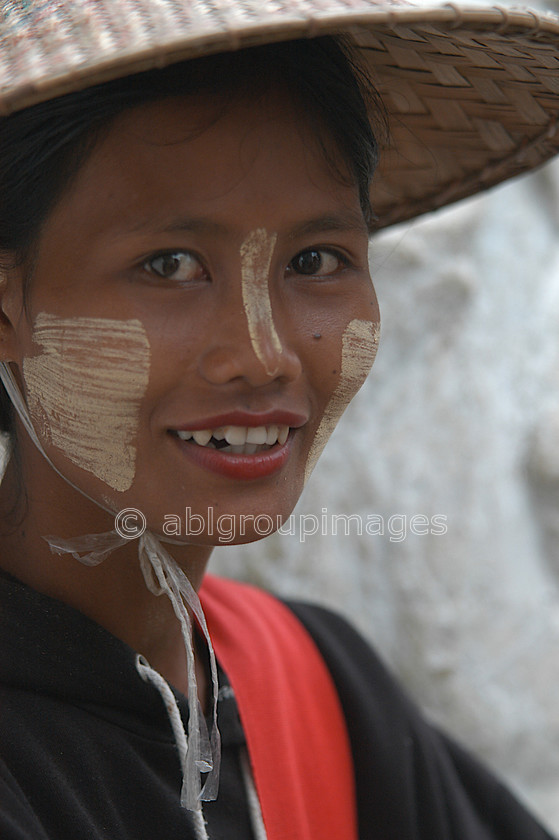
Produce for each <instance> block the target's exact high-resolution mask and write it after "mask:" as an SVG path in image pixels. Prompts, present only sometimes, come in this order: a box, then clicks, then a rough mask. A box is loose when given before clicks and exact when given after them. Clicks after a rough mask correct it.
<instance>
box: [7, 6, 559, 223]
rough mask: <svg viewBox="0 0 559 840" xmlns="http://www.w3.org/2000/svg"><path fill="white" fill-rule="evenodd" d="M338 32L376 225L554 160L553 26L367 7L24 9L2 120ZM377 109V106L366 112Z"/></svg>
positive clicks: (490, 12) (532, 18) (10, 20)
mask: <svg viewBox="0 0 559 840" xmlns="http://www.w3.org/2000/svg"><path fill="white" fill-rule="evenodd" d="M324 34H338V35H345V36H348V37H349V38H351V39H352V40H353V41H354V43H355V44H356V46H357V47H358V49H359V52H360V54H361V55H362V59H363V67H364V69H365V71H366V73H367V74H368V75H369V76H370V78H371V80H372V82H373V83H374V85H375V87H376V89H377V90H378V91H379V93H380V96H381V98H382V100H383V102H384V105H385V108H386V112H387V115H388V120H389V132H390V133H389V138H388V141H387V143H386V148H384V149H383V151H382V157H381V165H380V167H379V171H378V173H377V175H376V176H375V178H374V181H373V185H372V206H373V210H374V213H375V214H376V216H377V219H378V221H377V222H376V227H377V228H379V229H380V228H383V227H387V226H388V225H392V224H395V223H397V222H401V221H404V220H406V219H410V218H413V217H414V216H418V215H420V214H422V213H425V212H428V211H430V210H434V209H436V208H439V207H442V206H444V205H446V204H450V203H452V202H454V201H457V200H459V199H461V198H465V197H466V196H469V195H472V194H474V193H476V192H479V191H481V190H484V189H487V188H488V187H491V186H493V185H494V184H497V183H499V182H500V181H503V180H505V179H507V178H510V177H512V176H514V175H518V174H520V173H522V172H526V171H528V170H530V169H533V168H534V167H536V166H538V165H540V164H541V163H543V162H544V161H546V160H548V159H549V158H550V157H552V156H553V155H554V154H555V153H556V152H557V151H558V150H559V131H558V130H557V120H558V117H559V20H558V19H557V18H555V17H552V16H547V15H537V14H535V13H533V12H529V11H514V12H513V11H507V10H505V9H498V8H487V9H484V8H479V7H472V8H460V7H457V6H454V5H447V6H442V7H434V8H425V7H417V6H408V5H401V4H400V3H394V2H391V3H386V2H384V3H379V2H374V0H290V2H289V3H278V2H277V0H242V2H239V0H236V2H227V0H219V2H216V0H212V2H209V0H208V2H204V0H192V2H184V3H181V2H177V0H158V2H157V3H153V2H149V0H135V2H130V0H117V2H112V1H111V0H80V2H79V3H75V2H61V1H60V0H57V1H56V2H53V0H32V2H27V3H25V4H23V3H22V4H21V5H18V4H15V3H10V4H7V5H6V7H5V8H4V9H3V10H1V18H0V113H3V114H9V113H11V112H13V111H16V110H20V109H22V108H25V107H28V106H30V105H33V104H36V103H38V102H40V101H44V100H47V99H50V98H53V97H56V96H60V95H63V94H66V93H69V92H72V91H75V90H78V89H82V88H85V87H89V86H91V85H93V84H97V83H100V82H104V81H109V80H111V79H115V78H118V77H120V76H124V75H128V74H131V73H137V72H141V71H143V70H147V69H150V68H154V67H161V66H164V65H167V64H170V63H173V62H176V61H182V60H185V59H190V58H195V57H199V56H201V55H210V54H214V53H218V52H223V51H228V50H234V49H240V48H243V47H249V46H254V45H262V44H266V43H270V42H273V41H280V40H289V39H292V38H305V37H314V36H318V35H324ZM372 107H375V108H376V105H372Z"/></svg>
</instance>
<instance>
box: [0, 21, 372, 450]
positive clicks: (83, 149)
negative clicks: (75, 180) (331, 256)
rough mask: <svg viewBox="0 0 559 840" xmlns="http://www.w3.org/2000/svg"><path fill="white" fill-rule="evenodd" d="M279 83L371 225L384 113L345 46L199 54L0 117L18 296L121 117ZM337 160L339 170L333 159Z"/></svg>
mask: <svg viewBox="0 0 559 840" xmlns="http://www.w3.org/2000/svg"><path fill="white" fill-rule="evenodd" d="M276 86H281V88H283V89H284V90H287V92H288V93H289V94H290V95H291V97H292V98H293V100H294V101H295V102H297V104H298V105H299V107H300V108H302V109H304V113H305V115H307V114H308V116H309V120H308V123H309V126H310V127H311V129H312V128H313V126H316V128H315V135H316V138H317V141H318V142H319V143H320V145H321V149H322V151H323V153H324V155H325V156H326V159H327V160H328V163H329V164H330V165H331V166H332V167H333V168H334V169H335V170H336V171H337V173H338V175H339V176H340V178H342V179H343V178H345V179H347V177H348V174H349V176H350V178H351V182H352V183H355V184H356V185H357V187H358V190H359V199H360V204H361V208H362V210H363V215H364V217H365V220H366V222H367V224H368V225H370V224H371V222H372V213H371V206H370V201H369V191H370V184H371V180H372V177H373V173H374V170H375V167H376V165H377V160H378V143H377V140H376V138H375V131H374V130H373V127H372V122H371V113H372V112H376V114H377V121H378V127H379V128H380V127H381V126H383V125H384V121H383V117H382V113H383V112H382V108H381V105H380V101H379V98H378V96H377V95H376V92H375V91H374V89H373V88H372V86H371V84H370V82H368V81H367V80H366V78H365V76H364V74H363V73H362V72H361V71H360V69H359V65H358V62H357V61H356V60H355V58H354V57H352V54H351V50H350V48H349V47H348V46H347V44H346V43H345V42H344V41H343V40H342V39H337V38H333V37H320V38H315V39H310V40H296V41H287V42H281V43H277V44H270V45H267V46H262V47H251V48H248V49H245V50H240V51H238V52H231V53H221V54H219V55H216V56H206V57H203V58H199V59H194V60H191V61H186V62H183V63H178V64H174V65H170V66H168V67H166V68H163V69H155V70H149V71H147V72H144V73H139V74H136V75H132V76H127V77H124V78H122V79H117V80H115V81H111V82H107V83H104V84H102V85H96V86H94V87H90V88H87V89H85V90H82V91H77V92H75V93H71V94H67V95H65V96H61V97H59V98H57V99H52V100H49V101H47V102H44V103H40V104H38V105H34V106H32V107H29V108H27V109H25V110H23V111H20V112H16V113H15V114H12V115H11V116H9V117H6V118H4V119H2V120H1V121H0V265H2V264H3V266H4V268H9V267H11V266H13V265H19V266H22V267H23V273H24V299H25V291H26V280H25V279H27V280H28V279H29V277H30V276H31V275H32V264H33V249H34V246H35V244H36V243H37V241H38V238H39V234H40V231H41V226H42V225H43V224H44V222H45V220H46V218H47V216H48V214H49V212H50V211H51V209H52V208H53V206H54V205H55V204H56V202H57V200H58V199H59V198H60V196H61V195H62V194H63V192H64V190H65V189H66V188H67V187H68V185H69V184H70V182H71V180H72V177H73V176H75V174H76V173H77V172H78V170H79V168H80V166H81V165H82V164H83V163H84V162H85V160H86V158H87V156H88V154H89V153H90V152H91V151H92V150H93V148H94V147H95V144H96V143H97V142H98V141H99V139H100V137H101V136H102V134H103V132H104V131H107V130H108V129H109V128H110V125H111V122H112V121H113V120H114V119H115V118H116V117H117V116H118V115H119V114H120V113H121V112H122V111H124V110H126V109H129V108H133V107H135V106H138V105H142V104H145V103H148V102H150V101H154V100H157V99H161V98H164V97H167V96H175V95H187V94H192V93H209V94H214V95H215V94H218V95H221V96H222V97H223V103H224V107H227V104H228V103H229V102H230V101H231V100H232V99H234V98H235V97H237V98H239V97H244V98H248V97H251V96H252V97H258V96H262V95H265V94H266V93H267V92H268V91H269V90H270V89H271V88H274V87H276ZM366 103H367V104H366ZM373 105H376V108H374V107H372V106H373ZM325 137H326V140H325V139H324V138H325ZM332 141H333V142H334V147H335V152H337V155H336V153H335V152H333V150H332ZM340 157H341V160H342V162H343V165H344V167H345V170H346V172H345V173H344V172H342V171H341V170H340V167H339V163H337V161H339V160H340ZM10 260H11V266H10V265H9V261H10ZM0 431H5V432H8V433H9V434H10V436H11V438H12V441H13V445H14V447H15V446H16V444H17V442H16V440H15V418H14V412H13V408H12V405H11V402H10V400H9V397H8V395H7V393H6V392H5V390H4V388H3V386H0Z"/></svg>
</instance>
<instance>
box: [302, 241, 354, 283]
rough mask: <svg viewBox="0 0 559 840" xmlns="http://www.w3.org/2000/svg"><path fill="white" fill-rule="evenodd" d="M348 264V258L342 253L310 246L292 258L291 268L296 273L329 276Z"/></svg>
mask: <svg viewBox="0 0 559 840" xmlns="http://www.w3.org/2000/svg"><path fill="white" fill-rule="evenodd" d="M346 265H347V260H344V258H343V257H342V256H341V255H340V254H337V253H335V252H333V251H326V250H322V249H319V248H309V249H308V250H307V251H301V253H300V254H297V256H296V257H294V258H293V259H292V260H291V262H290V263H289V269H290V270H291V271H294V272H295V273H296V274H303V275H307V276H312V277H327V276H328V275H330V274H335V273H336V272H337V271H339V270H340V268H341V267H343V266H346Z"/></svg>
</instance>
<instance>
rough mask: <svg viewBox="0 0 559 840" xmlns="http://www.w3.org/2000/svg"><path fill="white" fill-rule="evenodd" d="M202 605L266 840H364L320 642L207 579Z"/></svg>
mask: <svg viewBox="0 0 559 840" xmlns="http://www.w3.org/2000/svg"><path fill="white" fill-rule="evenodd" d="M200 598H201V601H202V605H203V608H204V612H205V614H206V620H207V622H208V627H209V630H210V635H211V637H212V640H213V644H214V648H215V652H216V656H217V658H218V659H219V661H220V663H221V664H222V666H223V668H224V669H225V671H226V672H227V675H228V677H229V679H230V680H231V684H232V686H233V688H234V690H235V695H236V698H237V703H238V706H239V713H240V716H241V720H242V723H243V727H244V730H245V734H246V738H247V744H248V749H249V754H250V758H251V764H252V769H253V773H254V779H255V783H256V789H257V791H258V795H259V798H260V804H261V807H262V815H263V818H264V825H265V827H266V832H267V835H268V840H329V838H335V840H357V817H356V808H355V787H354V777H353V762H352V758H351V751H350V746H349V740H348V735H347V730H346V725H345V720H344V717H343V714H342V710H341V706H340V702H339V699H338V695H337V692H336V689H335V687H334V684H333V682H332V678H331V677H330V674H329V672H328V670H327V669H326V666H325V664H324V661H323V659H322V657H321V656H320V653H319V652H318V650H317V648H316V646H315V644H314V641H313V640H312V639H311V637H310V636H309V634H308V633H307V631H306V630H305V628H304V627H303V626H302V624H301V623H300V622H299V621H298V620H297V619H296V618H295V616H294V615H293V613H291V611H290V610H289V609H288V608H287V607H285V606H284V605H283V604H282V603H281V602H280V601H278V600H276V599H275V598H273V597H272V596H270V595H267V594H266V593H265V592H262V591H261V590H259V589H255V588H253V587H251V586H246V585H244V584H239V583H234V582H233V581H228V580H224V579H222V578H216V577H213V576H211V575H208V576H206V578H205V581H204V584H203V586H202V588H201V591H200Z"/></svg>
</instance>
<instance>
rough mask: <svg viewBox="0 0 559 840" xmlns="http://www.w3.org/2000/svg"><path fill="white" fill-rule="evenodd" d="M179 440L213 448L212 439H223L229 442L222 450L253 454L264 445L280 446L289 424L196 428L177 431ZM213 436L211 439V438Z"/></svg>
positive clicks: (286, 435)
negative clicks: (277, 444) (187, 430)
mask: <svg viewBox="0 0 559 840" xmlns="http://www.w3.org/2000/svg"><path fill="white" fill-rule="evenodd" d="M176 434H177V436H178V437H179V438H180V439H181V440H192V439H194V441H195V442H196V443H197V444H198V446H209V447H210V448H213V449H215V448H216V447H215V443H214V442H213V441H214V440H219V441H222V440H225V441H227V443H228V444H229V445H228V446H225V447H223V448H222V449H221V451H222V452H234V453H235V454H245V455H253V454H254V453H255V452H259V451H260V450H261V448H262V447H264V446H274V444H276V443H279V444H280V446H283V444H284V443H285V442H286V440H287V438H288V435H289V426H250V427H248V428H247V427H246V426H221V427H220V428H218V429H197V430H196V431H195V432H185V431H177V432H176ZM212 438H213V440H212Z"/></svg>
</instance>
